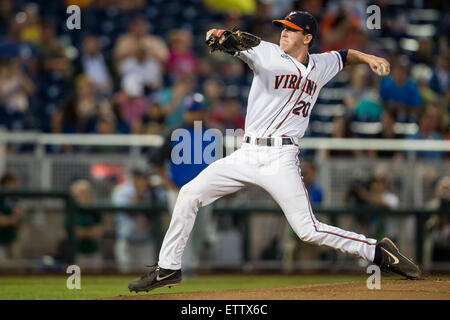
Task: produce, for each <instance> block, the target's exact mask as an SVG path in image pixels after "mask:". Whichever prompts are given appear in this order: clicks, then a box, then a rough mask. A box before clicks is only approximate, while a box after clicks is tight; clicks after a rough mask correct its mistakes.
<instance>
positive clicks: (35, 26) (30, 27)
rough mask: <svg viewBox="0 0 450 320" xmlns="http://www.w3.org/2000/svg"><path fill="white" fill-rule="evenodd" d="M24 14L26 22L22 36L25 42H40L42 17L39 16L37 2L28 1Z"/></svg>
mask: <svg viewBox="0 0 450 320" xmlns="http://www.w3.org/2000/svg"><path fill="white" fill-rule="evenodd" d="M23 14H25V16H24V18H25V22H24V26H23V29H22V33H21V38H22V40H23V41H25V42H30V43H33V44H38V43H39V42H40V41H41V32H42V26H41V17H40V16H39V7H38V5H37V4H35V3H27V4H26V5H25V8H24V11H23Z"/></svg>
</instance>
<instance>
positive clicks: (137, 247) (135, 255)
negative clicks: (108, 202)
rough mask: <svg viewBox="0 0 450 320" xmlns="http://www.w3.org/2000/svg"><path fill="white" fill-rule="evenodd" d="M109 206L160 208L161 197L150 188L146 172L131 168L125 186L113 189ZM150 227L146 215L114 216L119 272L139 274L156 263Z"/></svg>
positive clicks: (121, 185)
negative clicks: (138, 271) (137, 271)
mask: <svg viewBox="0 0 450 320" xmlns="http://www.w3.org/2000/svg"><path fill="white" fill-rule="evenodd" d="M112 203H113V205H115V206H137V205H147V206H150V205H153V206H161V205H162V204H163V203H164V197H163V194H162V193H161V192H160V191H159V190H157V189H155V188H153V187H152V186H151V185H150V184H149V175H148V172H147V171H146V170H144V169H140V168H134V169H133V170H132V172H131V175H130V176H129V177H127V179H126V180H125V182H123V183H121V184H119V185H117V186H116V187H115V188H114V191H113V193H112ZM152 227H153V226H152V225H151V222H150V220H149V217H148V216H147V215H146V214H145V213H135V214H129V213H126V212H118V213H117V215H116V239H117V240H116V244H115V246H114V252H115V257H116V261H117V265H118V268H119V271H120V272H131V271H136V270H142V269H143V268H144V267H145V266H146V265H149V264H152V263H154V262H156V258H157V257H156V253H155V243H154V240H155V239H154V237H153V235H152V232H151V229H152Z"/></svg>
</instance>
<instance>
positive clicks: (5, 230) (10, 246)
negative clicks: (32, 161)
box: [0, 172, 24, 264]
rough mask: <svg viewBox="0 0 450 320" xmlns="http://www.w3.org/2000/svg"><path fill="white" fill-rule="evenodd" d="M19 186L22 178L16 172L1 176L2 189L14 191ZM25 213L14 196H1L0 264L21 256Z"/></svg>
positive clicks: (0, 187) (0, 188)
mask: <svg viewBox="0 0 450 320" xmlns="http://www.w3.org/2000/svg"><path fill="white" fill-rule="evenodd" d="M18 188H20V179H19V177H18V176H17V175H16V174H14V173H12V172H6V173H4V174H3V175H2V176H1V178H0V190H1V191H14V190H16V189H18ZM23 213H24V210H23V207H22V206H21V205H20V202H19V201H18V200H17V199H15V198H14V197H2V198H0V264H1V262H2V261H5V260H8V259H18V258H19V257H20V247H19V242H18V231H19V228H20V224H21V218H22V216H23Z"/></svg>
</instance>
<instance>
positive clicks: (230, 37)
mask: <svg viewBox="0 0 450 320" xmlns="http://www.w3.org/2000/svg"><path fill="white" fill-rule="evenodd" d="M221 39H223V40H222V41H221ZM260 42H261V38H259V37H258V36H255V35H253V34H251V33H248V32H245V31H240V30H239V29H238V28H236V27H235V28H233V30H232V31H229V30H216V31H215V32H213V33H212V34H211V35H210V36H209V38H208V40H206V44H207V45H208V47H210V48H211V51H210V52H213V51H216V50H218V51H225V52H228V53H234V52H236V51H243V50H248V49H250V48H253V47H256V46H257V45H259V43H260Z"/></svg>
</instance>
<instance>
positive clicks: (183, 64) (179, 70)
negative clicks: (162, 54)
mask: <svg viewBox="0 0 450 320" xmlns="http://www.w3.org/2000/svg"><path fill="white" fill-rule="evenodd" d="M168 42H169V45H170V50H169V60H168V61H167V68H166V70H167V72H168V73H169V75H172V76H180V75H183V74H193V73H196V71H197V68H198V66H197V64H198V62H197V57H196V56H195V54H194V52H193V51H192V45H193V43H194V37H193V35H192V33H191V32H190V31H188V30H172V31H171V32H170V33H169V35H168Z"/></svg>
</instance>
